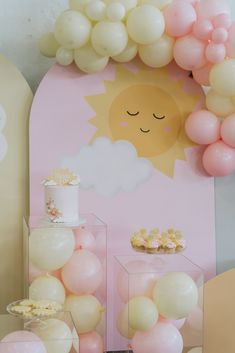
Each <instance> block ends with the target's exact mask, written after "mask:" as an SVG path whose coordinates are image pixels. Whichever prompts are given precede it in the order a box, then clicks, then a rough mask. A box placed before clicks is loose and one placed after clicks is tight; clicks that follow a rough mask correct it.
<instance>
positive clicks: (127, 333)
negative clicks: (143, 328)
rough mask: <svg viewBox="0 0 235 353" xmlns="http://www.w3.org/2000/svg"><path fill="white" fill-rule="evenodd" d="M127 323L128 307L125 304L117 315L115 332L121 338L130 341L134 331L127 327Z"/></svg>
mask: <svg viewBox="0 0 235 353" xmlns="http://www.w3.org/2000/svg"><path fill="white" fill-rule="evenodd" d="M128 322H129V314H128V305H127V304H126V305H125V307H124V309H123V310H122V311H121V312H120V313H119V315H118V318H117V330H118V332H119V333H120V335H121V336H123V337H125V338H128V339H132V338H133V337H134V335H135V332H136V331H135V330H133V329H132V328H131V327H130V326H129V324H128Z"/></svg>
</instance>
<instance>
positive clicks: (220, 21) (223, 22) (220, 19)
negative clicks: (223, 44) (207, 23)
mask: <svg viewBox="0 0 235 353" xmlns="http://www.w3.org/2000/svg"><path fill="white" fill-rule="evenodd" d="M212 23H213V26H214V28H219V27H222V28H225V29H229V28H230V27H231V26H232V18H231V16H230V14H228V13H222V14H220V15H217V16H215V17H214V18H213V19H212Z"/></svg>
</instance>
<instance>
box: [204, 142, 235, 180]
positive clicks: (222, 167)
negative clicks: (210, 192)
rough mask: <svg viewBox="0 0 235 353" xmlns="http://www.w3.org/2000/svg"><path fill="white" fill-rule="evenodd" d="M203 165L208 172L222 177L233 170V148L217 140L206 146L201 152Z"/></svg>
mask: <svg viewBox="0 0 235 353" xmlns="http://www.w3.org/2000/svg"><path fill="white" fill-rule="evenodd" d="M202 161H203V166H204V168H205V170H206V171H207V173H208V174H210V175H211V176H215V177H223V176H226V175H229V174H231V173H232V172H233V171H234V170H235V149H234V148H232V147H230V146H228V145H226V144H225V143H224V142H222V141H218V142H215V143H213V144H212V145H210V146H208V147H207V149H206V150H205V152H204V154H203V159H202Z"/></svg>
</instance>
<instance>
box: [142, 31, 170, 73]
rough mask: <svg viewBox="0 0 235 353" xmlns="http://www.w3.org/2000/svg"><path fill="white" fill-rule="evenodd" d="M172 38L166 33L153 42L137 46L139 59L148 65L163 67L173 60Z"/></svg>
mask: <svg viewBox="0 0 235 353" xmlns="http://www.w3.org/2000/svg"><path fill="white" fill-rule="evenodd" d="M173 46H174V39H173V38H171V37H169V36H168V35H167V34H163V36H162V37H161V38H160V39H158V40H157V41H156V42H155V43H153V44H149V45H140V46H139V56H140V58H141V60H142V61H143V62H144V63H145V64H146V65H148V66H150V67H164V66H166V65H168V64H169V63H170V62H171V61H172V60H173Z"/></svg>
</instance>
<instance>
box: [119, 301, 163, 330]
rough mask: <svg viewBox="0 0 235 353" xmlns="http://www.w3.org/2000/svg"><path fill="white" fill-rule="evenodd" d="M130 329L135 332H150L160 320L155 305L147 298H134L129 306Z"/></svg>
mask: <svg viewBox="0 0 235 353" xmlns="http://www.w3.org/2000/svg"><path fill="white" fill-rule="evenodd" d="M126 305H127V306H128V320H129V325H130V327H131V328H132V329H133V330H135V331H148V330H150V329H151V328H153V327H154V326H155V325H156V323H157V320H158V311H157V307H156V305H155V303H154V302H153V301H152V300H151V299H149V298H148V297H145V296H140V297H134V298H132V299H131V300H130V301H129V302H128V303H127V304H126Z"/></svg>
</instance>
